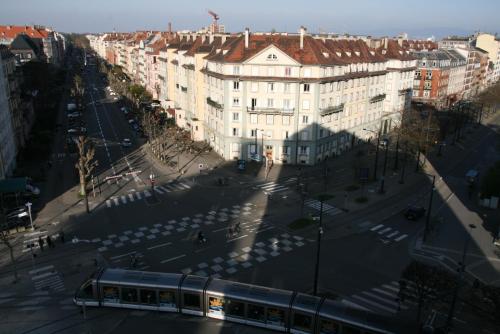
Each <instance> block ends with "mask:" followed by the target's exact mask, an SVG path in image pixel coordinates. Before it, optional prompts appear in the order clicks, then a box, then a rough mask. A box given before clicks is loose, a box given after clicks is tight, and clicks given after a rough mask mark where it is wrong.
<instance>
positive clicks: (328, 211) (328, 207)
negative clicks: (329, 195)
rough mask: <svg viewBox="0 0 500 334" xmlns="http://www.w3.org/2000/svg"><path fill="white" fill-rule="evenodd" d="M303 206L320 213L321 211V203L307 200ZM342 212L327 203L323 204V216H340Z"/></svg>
mask: <svg viewBox="0 0 500 334" xmlns="http://www.w3.org/2000/svg"><path fill="white" fill-rule="evenodd" d="M304 204H305V205H307V206H308V207H310V208H313V209H316V210H318V211H320V209H321V202H320V201H318V200H315V199H308V200H306V201H305V202H304ZM342 212H343V211H342V210H341V209H339V208H336V207H334V206H333V205H330V204H328V203H325V202H323V214H327V215H330V216H335V215H338V214H341V213H342Z"/></svg>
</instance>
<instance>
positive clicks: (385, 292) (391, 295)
mask: <svg viewBox="0 0 500 334" xmlns="http://www.w3.org/2000/svg"><path fill="white" fill-rule="evenodd" d="M372 290H373V291H376V292H378V293H381V294H384V295H387V296H389V297H392V298H397V297H398V295H397V294H396V293H393V292H389V291H385V290H382V289H379V288H372Z"/></svg>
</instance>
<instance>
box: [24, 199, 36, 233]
mask: <svg viewBox="0 0 500 334" xmlns="http://www.w3.org/2000/svg"><path fill="white" fill-rule="evenodd" d="M31 205H33V204H32V203H31V202H28V203H26V206H27V207H28V213H29V215H30V224H31V230H32V231H34V230H35V228H34V227H33V218H32V216H31Z"/></svg>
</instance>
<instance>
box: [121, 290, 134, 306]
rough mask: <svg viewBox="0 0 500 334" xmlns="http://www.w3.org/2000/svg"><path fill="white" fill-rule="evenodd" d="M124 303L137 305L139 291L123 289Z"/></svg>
mask: <svg viewBox="0 0 500 334" xmlns="http://www.w3.org/2000/svg"><path fill="white" fill-rule="evenodd" d="M122 302H126V303H137V289H134V288H122Z"/></svg>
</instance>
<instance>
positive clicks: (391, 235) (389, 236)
mask: <svg viewBox="0 0 500 334" xmlns="http://www.w3.org/2000/svg"><path fill="white" fill-rule="evenodd" d="M398 233H399V232H398V231H395V232H392V233H391V234H389V235H386V236H385V237H386V238H392V237H393V236H395V235H397V234H398Z"/></svg>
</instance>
